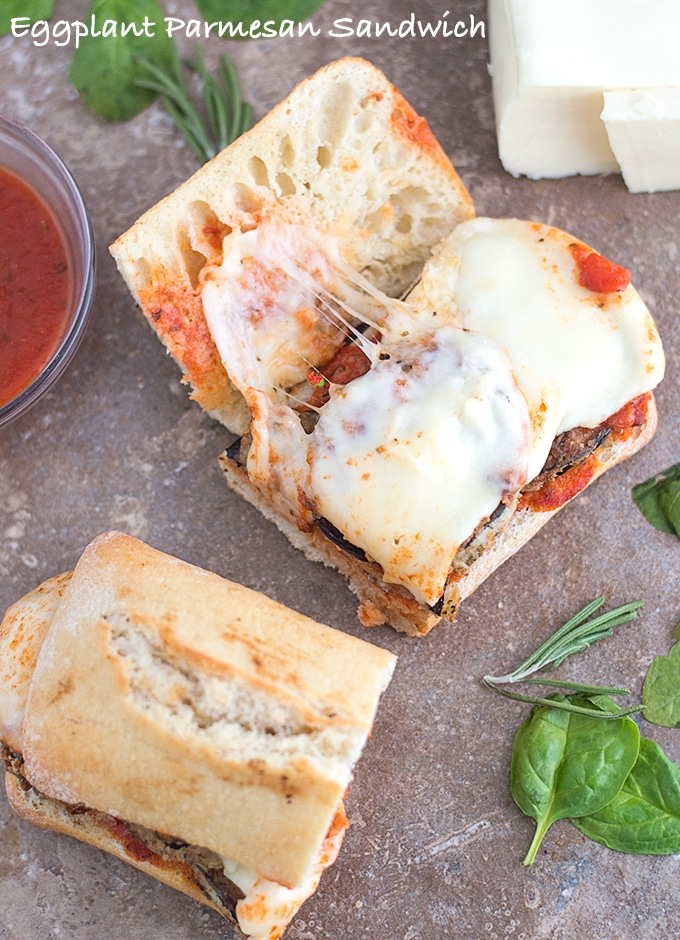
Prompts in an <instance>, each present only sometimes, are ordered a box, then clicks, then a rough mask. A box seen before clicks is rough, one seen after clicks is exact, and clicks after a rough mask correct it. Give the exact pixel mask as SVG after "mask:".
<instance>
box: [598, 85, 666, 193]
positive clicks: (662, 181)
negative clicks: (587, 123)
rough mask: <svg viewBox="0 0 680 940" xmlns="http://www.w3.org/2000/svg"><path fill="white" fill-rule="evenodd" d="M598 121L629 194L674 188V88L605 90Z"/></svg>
mask: <svg viewBox="0 0 680 940" xmlns="http://www.w3.org/2000/svg"><path fill="white" fill-rule="evenodd" d="M602 120H603V122H604V125H605V128H606V129H607V135H608V137H609V144H610V146H611V148H612V150H613V152H614V155H615V157H616V159H617V161H618V163H619V166H620V167H621V173H622V174H623V179H624V182H625V184H626V186H627V187H628V189H629V190H630V191H631V192H632V193H643V192H647V193H653V192H658V191H661V190H668V189H680V87H675V88H647V89H642V90H637V89H633V90H626V91H623V90H621V91H608V92H605V94H604V109H603V111H602Z"/></svg>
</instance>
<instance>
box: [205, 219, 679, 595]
mask: <svg viewBox="0 0 680 940" xmlns="http://www.w3.org/2000/svg"><path fill="white" fill-rule="evenodd" d="M573 243H574V240H573V239H572V238H571V237H570V236H569V235H567V234H566V233H564V232H560V231H558V230H557V229H554V228H550V227H548V226H542V225H539V224H537V223H532V222H520V221H516V220H492V219H474V220H471V221H469V222H466V223H463V224H462V225H460V226H458V228H457V229H455V230H454V232H453V233H452V234H451V235H450V236H449V237H448V238H447V239H445V240H444V241H443V242H442V243H441V244H440V246H439V248H438V250H437V251H436V253H435V255H434V256H433V258H432V259H431V260H430V261H429V262H428V263H427V264H426V266H425V268H424V270H423V273H422V279H421V282H420V284H419V285H418V287H417V288H416V289H415V290H414V291H413V292H412V293H411V295H410V296H409V298H408V300H407V302H406V303H402V302H400V301H395V300H393V299H392V298H389V297H387V296H385V295H383V294H381V293H380V292H379V291H376V290H375V289H374V288H373V287H371V285H370V284H368V283H367V282H366V281H365V280H364V279H363V278H362V277H361V276H360V275H358V274H356V273H355V272H353V271H350V270H349V269H348V268H347V267H346V266H345V265H344V264H343V262H342V261H341V259H340V258H339V257H338V255H337V249H336V246H335V245H334V243H333V241H332V239H324V241H323V243H322V242H321V239H320V237H317V236H315V235H313V234H310V233H309V232H308V231H306V230H305V229H304V228H303V227H302V226H296V225H286V224H285V223H283V222H282V221H281V220H278V221H277V220H276V219H269V220H267V221H266V222H264V223H262V224H261V225H260V226H259V228H258V229H257V230H256V231H250V232H241V233H233V234H232V235H230V236H228V237H227V239H226V240H225V257H224V260H223V262H222V264H221V265H220V266H219V267H213V268H209V269H208V270H207V272H206V274H205V276H204V279H203V287H202V291H203V302H204V307H205V312H206V318H207V320H208V325H209V328H210V331H211V333H212V335H213V338H214V339H215V342H216V344H217V347H218V349H219V351H220V354H221V356H222V360H223V362H224V364H225V368H226V370H227V373H228V374H229V376H230V378H231V379H232V381H233V382H234V384H235V385H236V386H237V387H238V388H239V389H240V390H241V391H242V392H243V394H244V395H245V397H246V400H247V402H248V405H249V408H250V411H251V415H252V423H251V435H252V444H251V446H250V450H249V453H248V475H249V478H250V480H251V482H252V483H253V485H254V486H256V487H258V488H259V489H260V490H261V491H262V492H263V493H265V494H266V496H267V499H268V501H269V502H270V504H271V505H272V507H274V508H275V509H276V510H277V511H278V512H280V513H282V514H283V515H284V516H286V517H287V518H289V519H290V521H292V522H297V523H298V524H299V525H303V527H304V525H308V524H311V523H312V522H313V518H314V514H316V515H317V516H322V517H324V518H326V519H327V520H329V521H330V522H331V523H332V524H333V525H334V526H335V527H336V528H337V529H339V530H340V532H341V533H342V534H343V535H344V536H345V538H346V539H347V540H348V541H349V542H351V543H353V544H354V545H356V546H358V547H360V548H362V549H363V550H364V551H365V552H366V553H367V555H368V556H369V557H370V558H371V559H373V560H375V561H376V562H378V563H379V564H380V565H381V566H382V569H383V577H384V580H385V581H388V582H391V583H395V584H401V585H403V586H404V587H406V588H408V589H409V590H410V591H411V593H412V594H413V595H414V596H415V597H416V598H417V599H418V600H420V601H421V602H423V603H426V604H433V603H435V602H436V601H437V600H438V599H439V598H440V597H441V595H442V591H443V589H444V586H445V583H446V578H447V576H448V573H449V570H450V567H451V564H452V561H453V558H454V556H455V554H456V553H457V551H458V549H459V547H460V546H461V545H462V544H464V542H465V541H466V540H467V539H468V538H469V537H470V536H471V535H472V534H473V533H474V531H475V530H476V529H477V528H478V526H479V525H480V524H481V523H483V522H484V520H485V519H487V518H488V517H489V516H490V515H491V514H492V513H493V512H494V510H495V509H496V507H497V506H498V504H499V502H500V501H501V500H502V499H503V497H504V496H505V495H506V494H508V493H511V492H513V491H516V490H518V489H519V488H520V487H521V486H522V485H523V484H524V482H525V481H527V480H530V479H532V478H533V477H534V476H535V475H536V474H538V473H539V472H540V470H541V469H542V467H543V464H544V463H545V460H546V457H547V456H548V452H549V450H550V447H551V444H552V442H553V439H554V438H555V436H556V435H557V434H559V433H560V432H562V431H565V430H569V429H571V428H573V427H577V426H587V427H594V426H596V425H597V424H599V423H601V422H602V421H604V420H605V419H606V418H607V417H609V416H610V415H611V414H613V413H614V412H616V411H617V410H618V409H619V408H621V407H622V406H623V405H624V404H626V403H627V402H628V401H630V400H631V399H632V398H634V397H636V396H637V395H640V394H642V393H644V392H646V391H649V390H651V389H652V388H653V387H654V386H655V385H656V384H657V383H658V382H659V380H660V379H661V377H662V375H663V369H664V359H663V352H662V349H661V344H660V341H659V337H658V334H657V332H656V328H655V326H654V323H653V321H652V319H651V317H650V315H649V312H648V311H647V309H646V307H645V305H644V304H643V302H642V301H641V299H640V298H639V296H638V295H637V293H636V292H635V291H634V290H633V288H632V287H630V286H629V287H628V288H626V290H625V291H622V292H621V293H611V294H605V293H594V292H592V291H590V290H588V289H586V288H585V287H582V286H580V285H579V283H578V271H577V270H576V263H575V261H574V258H573V255H572V252H571V249H570V245H572V244H573ZM362 321H363V322H364V323H366V324H368V325H370V326H372V327H376V326H377V327H378V328H379V332H380V333H381V334H382V337H381V339H380V342H378V343H375V344H374V343H369V342H368V341H367V340H364V339H363V338H362V337H361V336H360V335H359V334H356V330H355V326H356V324H358V323H360V322H362ZM352 334H355V335H356V341H357V342H358V343H359V344H360V345H361V346H362V348H363V350H364V351H365V352H366V354H367V356H368V358H369V360H370V362H371V368H370V369H369V371H368V372H366V373H365V374H364V375H362V376H359V377H357V378H354V379H353V381H351V382H350V383H349V384H347V385H345V386H333V387H332V389H331V397H330V400H329V401H328V402H327V404H325V405H324V406H323V407H322V408H321V409H320V415H319V420H318V422H317V424H316V427H315V428H314V430H313V432H312V433H311V434H306V433H305V432H304V431H303V429H302V426H301V424H300V420H299V416H298V415H297V414H296V413H295V412H294V410H293V408H292V407H291V402H293V401H294V399H295V394H296V390H295V389H294V386H295V384H296V383H298V382H302V381H304V379H305V378H306V376H307V373H308V370H309V368H310V366H311V367H320V368H321V370H322V371H323V365H324V364H325V363H327V362H328V361H329V359H331V358H332V356H333V353H334V352H335V350H336V349H337V348H339V346H340V345H341V344H343V343H344V342H345V339H346V337H347V336H349V335H352ZM291 387H292V391H291ZM312 510H313V511H314V514H313V513H312Z"/></svg>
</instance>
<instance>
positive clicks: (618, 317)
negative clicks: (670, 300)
mask: <svg viewBox="0 0 680 940" xmlns="http://www.w3.org/2000/svg"><path fill="white" fill-rule="evenodd" d="M573 243H574V239H573V238H571V237H570V236H569V235H567V234H566V233H565V232H562V231H559V230H558V229H555V228H551V227H549V226H546V225H539V224H538V223H534V222H523V221H518V220H515V219H484V218H478V219H473V220H471V221H470V222H464V223H463V224H462V225H459V226H458V227H457V228H456V229H455V230H454V232H453V233H452V234H451V235H450V236H448V238H446V239H445V240H444V242H443V243H442V244H441V245H440V247H439V249H438V251H437V254H436V255H435V256H434V257H433V258H432V259H431V260H430V261H429V262H428V263H427V265H426V266H425V269H424V271H423V275H422V281H421V284H420V285H419V287H418V288H416V290H415V291H414V292H413V293H412V295H411V296H410V297H409V301H410V302H411V303H413V304H414V305H416V306H419V307H420V308H421V309H423V310H425V309H429V310H430V311H431V310H432V309H437V310H438V312H439V313H440V315H444V316H446V315H447V316H448V317H449V319H450V321H451V322H457V323H458V324H459V325H460V326H462V327H464V328H466V329H471V330H476V331H479V332H480V333H482V334H484V335H485V336H487V337H489V338H490V339H492V340H493V341H494V342H496V343H498V344H499V345H500V346H501V347H502V348H503V349H505V350H506V351H507V353H508V355H509V357H510V361H511V362H512V366H513V369H514V372H515V377H516V379H517V383H518V385H519V387H520V389H521V390H522V392H523V394H524V396H525V398H526V399H527V402H528V404H529V411H530V414H531V423H532V448H531V459H530V465H529V478H530V479H531V478H533V477H534V476H535V475H536V474H537V473H539V472H540V470H541V468H542V467H543V464H544V463H545V460H546V457H547V455H548V452H549V450H550V446H551V444H552V441H553V439H554V437H555V436H556V435H557V434H559V433H561V432H562V431H567V430H569V429H571V428H574V427H595V426H597V425H598V424H600V423H601V422H602V421H604V420H605V419H606V418H608V417H609V416H610V415H612V414H614V413H615V412H616V411H618V409H619V408H621V407H622V406H623V405H624V404H626V402H628V401H630V400H631V399H632V398H635V397H636V396H637V395H641V394H643V393H644V392H647V391H650V390H651V389H652V388H654V387H655V386H656V385H657V384H658V382H659V381H660V380H661V378H662V376H663V371H664V357H663V350H662V348H661V343H660V340H659V336H658V333H657V331H656V327H655V325H654V322H653V320H652V318H651V316H650V314H649V311H648V310H647V308H646V306H645V304H644V303H643V302H642V300H641V298H640V297H639V295H638V294H637V292H636V291H635V290H634V289H633V288H632V287H630V286H629V287H627V288H626V289H625V290H624V291H622V292H621V293H618V292H616V293H607V294H605V293H595V292H593V291H591V290H588V289H586V288H585V287H582V286H580V284H579V283H578V272H577V270H576V265H575V262H574V258H573V255H572V252H571V250H570V247H569V246H570V245H571V244H573Z"/></svg>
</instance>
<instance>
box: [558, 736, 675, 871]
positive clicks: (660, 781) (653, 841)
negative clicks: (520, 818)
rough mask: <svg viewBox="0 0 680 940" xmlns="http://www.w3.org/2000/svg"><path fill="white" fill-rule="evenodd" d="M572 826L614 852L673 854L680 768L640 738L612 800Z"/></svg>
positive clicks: (660, 751)
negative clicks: (637, 750) (636, 752)
mask: <svg viewBox="0 0 680 940" xmlns="http://www.w3.org/2000/svg"><path fill="white" fill-rule="evenodd" d="M572 822H573V823H574V825H575V826H576V828H577V829H579V830H580V831H581V832H582V833H583V834H584V835H586V836H588V837H589V838H590V839H594V840H595V841H596V842H601V843H602V845H606V846H608V847H609V848H610V849H616V851H617V852H628V853H631V854H640V855H675V854H676V853H677V852H680V767H678V765H677V764H674V763H673V762H672V761H671V760H669V759H668V757H667V756H666V755H665V754H664V752H663V750H662V749H661V748H660V747H659V745H658V744H656V743H655V742H654V741H650V740H649V739H647V738H643V739H642V740H641V742H640V753H639V756H638V759H637V762H636V763H635V766H634V767H633V769H632V770H631V772H630V774H629V776H628V778H627V779H626V781H625V783H624V784H623V787H622V788H621V790H620V791H619V793H618V794H617V795H616V796H615V797H614V799H613V800H611V802H609V803H608V804H607V805H606V806H605V807H604V808H603V809H601V810H599V811H597V812H595V813H591V814H590V815H589V816H583V817H581V818H579V819H573V820H572Z"/></svg>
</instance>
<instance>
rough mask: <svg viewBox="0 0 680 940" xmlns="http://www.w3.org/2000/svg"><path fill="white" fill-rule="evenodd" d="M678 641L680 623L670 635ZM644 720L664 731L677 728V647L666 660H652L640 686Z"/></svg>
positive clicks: (679, 658)
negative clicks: (659, 726) (662, 728)
mask: <svg viewBox="0 0 680 940" xmlns="http://www.w3.org/2000/svg"><path fill="white" fill-rule="evenodd" d="M673 636H674V637H675V638H676V640H678V639H680V623H679V624H678V625H677V627H676V628H675V630H674V631H673ZM642 703H643V705H644V706H645V718H646V719H647V721H651V722H652V724H655V725H661V726H662V727H664V728H678V727H680V643H674V644H673V646H672V647H671V649H670V652H669V653H668V656H655V657H654V659H653V660H652V664H651V666H650V667H649V669H648V670H647V675H646V676H645V681H644V685H643V686H642Z"/></svg>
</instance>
